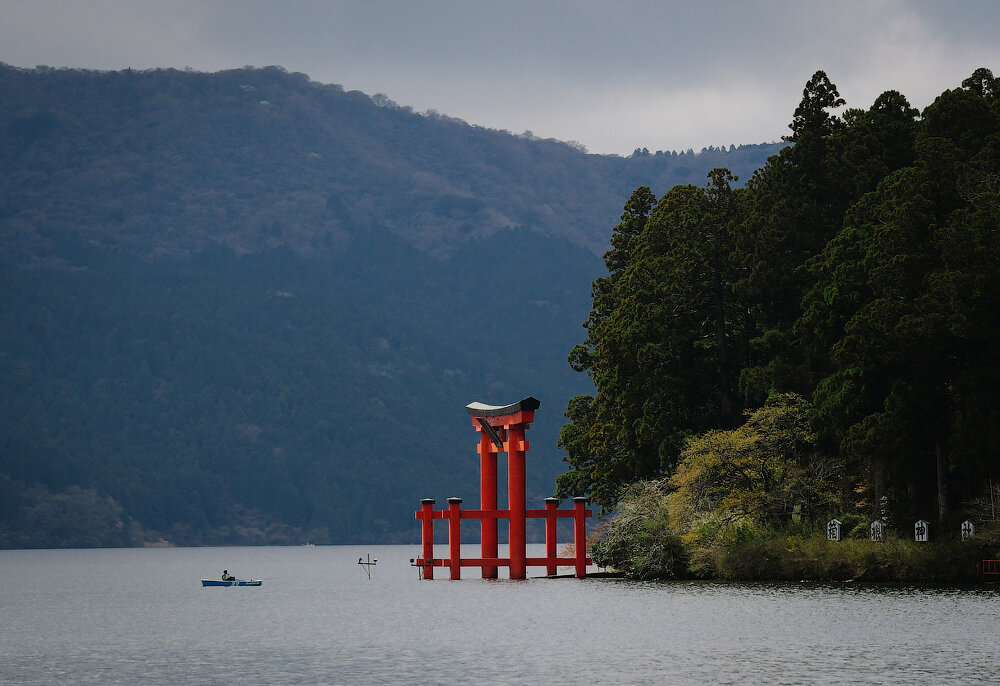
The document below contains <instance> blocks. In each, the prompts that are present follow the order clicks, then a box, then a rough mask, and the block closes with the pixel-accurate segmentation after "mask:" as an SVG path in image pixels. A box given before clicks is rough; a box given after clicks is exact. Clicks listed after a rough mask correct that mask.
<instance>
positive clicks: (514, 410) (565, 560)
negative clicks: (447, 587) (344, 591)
mask: <svg viewBox="0 0 1000 686" xmlns="http://www.w3.org/2000/svg"><path fill="white" fill-rule="evenodd" d="M539 404H540V403H539V402H538V401H537V400H536V399H535V398H530V397H529V398H525V399H524V400H522V401H520V402H517V403H513V404H511V405H485V404H483V403H479V402H474V403H469V404H468V405H466V406H465V409H466V410H467V411H468V413H469V415H470V416H471V417H472V424H473V427H474V428H475V429H476V431H478V432H479V447H478V452H479V498H480V500H479V508H480V509H478V510H462V508H461V505H462V499H461V498H448V509H447V510H434V500H433V499H432V498H424V499H423V500H421V501H420V509H419V510H417V512H416V513H415V517H416V518H417V519H419V520H422V524H421V554H422V556H421V557H420V558H417V559H416V560H414V561H413V562H414V564H415V565H416V566H418V567H420V568H421V569H422V570H423V578H425V579H432V578H434V567H447V568H448V569H449V571H450V577H451V578H452V579H459V578H461V568H462V567H479V568H481V570H482V578H484V579H495V578H497V569H498V568H499V567H509V568H510V578H511V579H525V578H527V568H528V567H529V566H530V567H545V568H546V573H547V574H549V575H554V574H555V573H556V568H557V567H558V566H559V564H560V563H561V564H563V565H572V566H573V567H574V570H575V576H577V577H578V578H583V577H585V576H586V575H587V565H588V564H591V560H590V558H588V557H587V540H586V539H587V517H590V516H591V515H592V514H593V512H592V511H591V510H588V509H587V499H586V498H583V497H577V498H573V509H572V510H560V509H558V503H559V501H558V499H556V498H546V499H545V509H543V510H529V509H527V507H526V502H525V457H526V455H527V452H528V441H527V440H526V439H525V436H524V434H525V431H527V430H528V429H529V428H530V425H531V422H532V421H534V419H535V410H537V409H538V407H539ZM501 452H505V453H507V509H498V507H497V500H498V498H497V455H498V454H499V453H501ZM562 518H572V519H573V521H574V527H573V546H574V548H575V550H574V556H573V557H558V555H557V551H556V521H557V520H558V519H562ZM435 519H446V520H448V557H447V558H435V557H434V520H435ZM463 519H478V520H479V521H480V555H481V557H479V558H464V559H463V558H462V556H461V548H460V546H461V538H462V536H461V534H462V525H461V522H462V520H463ZM500 519H507V520H508V546H507V547H508V557H505V558H503V557H500V556H499V541H498V535H497V531H498V526H497V523H498V521H499V520H500ZM527 519H544V520H545V557H540V558H535V557H531V558H529V557H528V556H527V544H526V540H525V523H526V520H527Z"/></svg>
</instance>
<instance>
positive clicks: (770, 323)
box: [559, 68, 1000, 552]
mask: <svg viewBox="0 0 1000 686" xmlns="http://www.w3.org/2000/svg"><path fill="white" fill-rule="evenodd" d="M845 104H846V103H845V102H844V100H843V99H842V98H841V97H840V95H839V93H838V91H837V88H836V86H835V85H834V84H833V83H832V82H831V80H830V79H829V78H828V77H827V75H826V74H825V73H824V72H822V71H820V72H817V73H816V74H815V75H814V76H813V78H812V79H810V81H809V82H808V83H807V84H806V87H805V89H804V91H803V96H802V100H801V102H800V104H799V106H798V108H797V109H796V110H795V112H794V113H793V116H792V122H791V124H790V129H791V133H790V135H789V136H788V138H787V140H788V141H789V142H791V143H793V145H791V146H789V147H787V148H784V149H782V150H781V151H780V153H779V154H777V155H775V156H774V157H772V158H770V159H769V160H768V162H767V163H766V164H765V165H764V167H762V168H761V169H760V170H758V171H757V172H756V173H755V174H754V175H753V177H752V178H751V179H750V180H749V181H748V182H747V184H746V185H745V186H744V187H742V188H736V187H735V185H734V184H733V183H732V181H733V180H732V178H731V177H730V175H729V173H728V172H727V171H726V170H724V169H719V170H715V171H713V172H712V174H711V182H710V184H709V185H708V186H707V187H706V186H691V185H682V186H676V187H674V188H672V189H670V190H669V191H668V192H666V193H665V194H663V195H660V196H657V195H656V194H654V193H653V192H651V190H650V189H649V188H646V187H640V188H638V189H637V190H635V191H634V192H633V194H632V196H631V198H630V200H629V201H628V202H627V204H626V205H625V213H624V215H623V217H622V221H621V223H620V224H618V226H617V227H616V228H615V231H614V234H613V236H612V238H611V245H612V249H611V250H610V251H609V252H608V253H607V254H606V256H605V266H606V272H605V275H604V276H602V277H601V278H599V279H598V280H596V281H595V284H594V288H593V299H592V307H591V314H590V317H589V319H588V322H587V335H586V338H585V340H584V341H583V343H580V344H578V345H577V346H576V347H575V348H574V349H573V352H572V355H571V362H572V363H573V365H574V367H575V368H576V369H578V370H580V371H585V372H587V373H588V374H589V376H590V377H591V378H592V379H593V380H594V382H595V385H596V393H595V394H594V395H584V396H580V397H577V398H574V399H573V400H572V401H571V403H570V404H569V413H568V414H569V417H570V419H571V422H570V423H569V424H568V425H566V427H565V428H564V430H563V432H562V436H561V444H562V445H563V446H564V447H565V448H566V449H567V450H568V451H569V460H570V463H571V470H570V471H569V472H568V473H567V474H564V475H561V476H560V477H559V485H560V491H561V492H562V493H563V494H566V493H569V492H572V493H580V492H588V493H590V494H591V495H592V496H593V497H594V499H595V500H596V501H597V502H598V503H600V504H602V505H604V506H605V507H613V506H614V505H615V504H616V503H617V501H618V499H619V498H620V497H622V494H623V493H625V492H626V488H627V487H628V486H629V485H630V484H632V483H634V482H638V481H640V480H647V479H649V480H655V481H659V482H661V483H662V482H663V480H665V479H669V489H668V490H670V489H673V490H672V494H671V495H670V496H669V498H668V499H669V501H670V507H669V508H668V509H670V513H669V518H670V519H671V522H672V523H671V526H674V527H676V533H677V534H678V535H679V536H680V537H681V538H682V539H683V540H684V541H685V542H691V541H702V542H704V541H708V544H707V545H706V546H704V549H705V550H707V549H708V548H710V547H711V546H712V545H715V544H718V543H719V542H720V541H721V540H723V539H722V538H719V536H721V535H722V534H721V533H720V532H724V531H725V530H727V529H728V530H729V534H728V535H729V536H730V538H729V539H728V541H729V542H732V541H734V540H737V539H738V538H739V537H740V536H744V537H746V536H749V535H751V534H750V533H748V532H749V531H754V532H759V531H760V530H761V529H766V528H768V527H778V528H779V529H780V530H782V531H784V530H785V527H791V526H794V527H799V528H798V529H796V530H797V531H802V530H803V529H805V530H809V531H811V530H810V529H808V527H816V526H817V525H818V526H821V527H822V526H825V522H826V521H827V520H828V519H829V518H830V517H835V516H836V517H841V518H844V519H845V521H846V518H847V517H852V518H853V517H856V518H857V520H855V521H853V522H852V524H853V523H858V522H860V524H859V526H860V527H863V529H864V530H863V532H862V533H863V534H864V535H867V525H868V523H869V522H871V521H872V519H873V518H875V517H880V518H882V519H883V520H884V521H885V522H886V523H887V524H889V523H891V525H892V526H894V527H898V528H899V529H900V530H905V528H906V527H908V526H912V522H914V521H916V520H917V519H918V518H922V519H926V520H931V521H934V522H940V523H945V524H947V526H948V530H950V531H954V532H957V531H958V528H957V524H958V522H960V521H962V518H964V517H974V518H978V519H979V520H980V521H981V520H982V516H983V515H982V508H981V507H977V504H976V502H977V499H978V500H979V501H980V502H982V501H983V500H984V499H985V502H986V503H990V502H991V498H992V497H994V495H995V494H996V491H995V490H994V484H996V483H998V481H1000V457H998V447H1000V432H998V427H1000V421H998V420H1000V414H998V409H997V408H998V407H1000V395H998V393H1000V390H998V389H1000V365H998V362H997V361H998V359H1000V349H998V341H1000V298H998V294H1000V289H998V283H1000V242H998V241H1000V231H998V229H1000V80H998V79H996V78H995V77H994V76H993V74H992V72H990V71H989V70H988V69H985V68H981V69H977V70H976V71H975V72H974V73H973V74H972V75H971V76H970V77H969V78H967V79H965V80H964V81H963V82H962V83H961V84H960V85H958V86H957V87H956V88H954V89H950V90H948V91H945V92H944V93H942V94H941V95H940V96H939V97H938V98H937V99H935V101H934V102H933V103H932V104H931V105H929V106H928V107H926V108H925V109H924V110H923V112H922V113H919V115H918V112H917V110H916V109H915V108H913V107H912V106H911V105H910V104H909V102H907V100H906V98H905V97H904V96H903V95H902V94H900V93H898V92H896V91H887V92H885V93H883V94H882V95H881V96H879V98H877V99H876V101H875V102H874V103H873V104H872V105H871V106H870V107H868V108H867V109H861V108H848V109H843V107H844V105H845ZM634 492H643V491H634ZM657 497H659V496H657ZM977 510H978V515H977V514H976V511H977ZM993 512H994V513H993V515H992V518H993V519H994V520H995V518H996V516H995V510H994V511H993ZM755 527H756V528H755ZM639 530H642V531H645V530H646V529H641V528H640V529H639ZM910 534H911V535H912V529H911V531H910ZM703 552H704V551H703Z"/></svg>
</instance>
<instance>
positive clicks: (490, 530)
mask: <svg viewBox="0 0 1000 686" xmlns="http://www.w3.org/2000/svg"><path fill="white" fill-rule="evenodd" d="M539 405H540V403H539V402H538V401H537V400H536V399H535V398H525V399H524V400H522V401H521V402H518V403H514V404H513V405H504V406H496V405H484V404H483V403H469V404H468V405H466V406H465V409H466V411H468V413H469V414H470V415H471V416H472V425H473V426H474V427H475V429H476V431H478V432H479V455H480V503H481V504H480V507H481V508H482V510H483V511H484V512H485V511H489V510H496V509H497V453H498V452H499V451H501V450H503V451H504V452H506V453H507V508H508V510H509V525H508V534H507V536H508V550H509V555H510V578H511V579H526V578H527V577H528V568H527V561H528V556H527V544H526V542H525V522H526V519H527V504H526V501H525V457H526V454H527V452H528V441H527V440H526V439H525V437H524V432H525V431H527V430H528V428H529V427H530V426H531V422H533V421H534V420H535V410H537V409H538V407H539ZM481 531H482V534H481V536H482V538H481V539H480V540H481V550H482V556H483V558H495V557H497V520H496V518H495V517H489V518H487V517H485V516H484V517H483V519H482V530H481ZM496 576H497V571H496V568H495V567H486V566H484V567H483V578H484V579H493V578H496Z"/></svg>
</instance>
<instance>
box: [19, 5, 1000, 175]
mask: <svg viewBox="0 0 1000 686" xmlns="http://www.w3.org/2000/svg"><path fill="white" fill-rule="evenodd" d="M0 61H3V62H6V63H8V64H11V65H14V66H19V67H33V66H36V65H48V66H51V67H79V68H88V69H102V70H110V69H123V68H125V67H132V68H133V69H148V68H155V67H176V68H184V67H190V68H192V69H196V70H198V71H217V70H220V69H229V68H234V67H242V66H245V65H253V66H257V67H262V66H268V65H280V66H282V67H284V68H286V69H287V70H288V71H293V72H303V73H305V74H307V75H308V76H309V77H310V78H312V79H313V80H315V81H320V82H322V83H336V84H340V85H342V86H343V87H344V88H346V89H348V90H360V91H364V92H365V93H368V94H375V93H385V94H386V95H388V96H389V97H390V98H392V99H393V100H395V101H396V102H398V103H399V104H401V105H409V106H411V107H413V108H414V109H415V110H417V111H420V112H423V111H425V110H428V109H433V110H437V111H438V112H440V113H442V114H446V115H449V116H453V117H459V118H461V119H464V120H466V121H468V122H469V123H473V124H479V125H482V126H488V127H491V128H498V129H508V130H510V131H513V132H515V133H521V132H523V131H526V130H530V131H532V132H533V133H534V134H535V135H536V136H540V137H543V138H558V139H560V140H572V141H577V142H579V143H582V144H583V145H585V146H586V147H587V149H588V150H589V151H590V152H595V153H618V154H625V155H627V154H630V153H631V152H632V151H633V150H634V149H635V148H642V147H646V148H649V149H650V150H651V151H655V150H686V149H688V148H694V149H695V150H699V149H701V148H702V147H705V146H709V145H715V146H719V145H726V146H728V145H729V144H740V143H760V142H770V141H775V140H778V139H779V138H780V137H781V136H782V135H784V134H786V133H787V132H788V128H787V127H788V123H789V122H790V121H791V118H792V112H793V110H794V109H795V105H796V104H797V103H798V101H799V99H800V98H801V96H802V87H803V86H804V85H805V82H806V81H807V80H808V79H809V77H810V76H811V75H812V74H813V72H815V71H816V70H817V69H823V70H825V71H826V72H827V74H828V75H829V77H830V79H831V80H832V81H833V82H834V83H835V84H836V85H837V86H838V88H839V90H840V94H841V96H843V97H844V98H846V100H847V103H848V105H849V106H851V107H865V108H867V107H868V106H870V105H871V104H872V102H873V101H874V99H875V98H876V97H877V96H878V95H879V94H880V93H881V92H883V91H885V90H889V89H893V90H898V91H900V92H901V93H903V95H905V96H906V97H907V98H908V99H909V101H910V103H911V104H912V105H914V106H915V107H918V108H921V109H922V108H923V107H925V106H926V105H928V104H930V103H931V102H932V101H933V99H934V97H935V96H936V95H938V94H940V92H941V91H943V90H944V89H946V88H954V87H957V86H958V85H959V84H960V83H961V81H962V79H964V78H966V77H967V76H969V75H970V74H971V73H972V72H973V70H974V69H976V68H977V67H981V66H982V67H988V68H990V69H992V70H993V71H994V73H996V74H998V75H1000V1H996V0H940V1H937V0H928V1H916V0H867V1H848V2H838V1H836V0H822V1H816V2H812V1H807V0H799V1H791V0H789V1H782V0H770V1H765V0H759V1H758V0H745V1H742V2H741V1H739V0H733V1H731V2H714V1H704V0H703V1H696V0H691V1H689V2H672V1H670V2H667V1H661V2H653V1H647V2H640V1H634V2H632V1H628V0H615V1H614V2H610V1H608V2H596V1H591V2H585V1H581V2H569V1H564V0H553V1H550V2H546V0H523V1H522V0H494V1H493V2H477V1H475V0H405V1H404V0H400V1H384V0H344V1H342V2H338V1H335V0H276V1H273V2H270V1H265V0H171V1H165V0H155V1H153V0H150V1H146V0H0ZM0 97H2V94H0Z"/></svg>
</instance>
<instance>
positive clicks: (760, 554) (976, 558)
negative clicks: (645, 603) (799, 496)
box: [593, 525, 1000, 583]
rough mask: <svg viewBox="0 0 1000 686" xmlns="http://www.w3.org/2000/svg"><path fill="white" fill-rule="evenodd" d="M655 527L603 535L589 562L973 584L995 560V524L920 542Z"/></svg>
mask: <svg viewBox="0 0 1000 686" xmlns="http://www.w3.org/2000/svg"><path fill="white" fill-rule="evenodd" d="M657 528H658V527H656V526H655V525H654V526H651V527H646V526H643V527H642V531H641V532H639V531H636V532H634V533H635V534H638V535H634V536H633V537H632V538H633V541H632V543H631V544H625V545H622V544H619V545H617V546H609V545H608V540H607V537H606V535H605V537H604V538H602V539H601V540H599V541H598V542H597V543H595V545H594V552H593V557H594V561H595V562H596V563H598V564H600V565H602V566H606V567H609V568H611V569H614V570H617V571H619V572H622V573H623V574H624V576H625V577H626V578H633V579H706V580H719V581H866V582H903V583H974V582H981V581H984V580H989V579H988V578H986V579H984V576H983V573H982V561H983V560H996V559H1000V527H996V526H995V525H994V526H991V527H989V528H988V529H987V531H986V532H984V533H981V534H978V535H977V536H974V537H973V538H971V539H968V540H964V541H962V540H957V539H954V540H953V539H942V540H938V541H930V542H926V543H918V542H916V541H913V540H909V539H905V538H901V537H899V536H897V535H895V534H891V533H890V534H887V535H886V538H885V540H884V541H882V542H875V541H871V540H860V539H850V538H848V539H844V540H842V541H831V540H827V538H826V536H825V535H824V534H821V533H815V534H809V535H803V534H787V533H786V534H781V533H776V532H768V533H761V532H758V533H757V534H756V535H750V536H747V537H745V538H743V540H736V541H730V542H727V543H718V544H706V543H704V542H701V543H684V542H683V541H681V540H680V538H679V537H678V536H676V534H673V533H671V532H669V531H668V530H666V529H663V528H660V529H659V531H657ZM605 533H606V532H605ZM667 550H670V551H671V552H670V554H664V551H667ZM997 580H998V581H1000V579H997Z"/></svg>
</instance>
